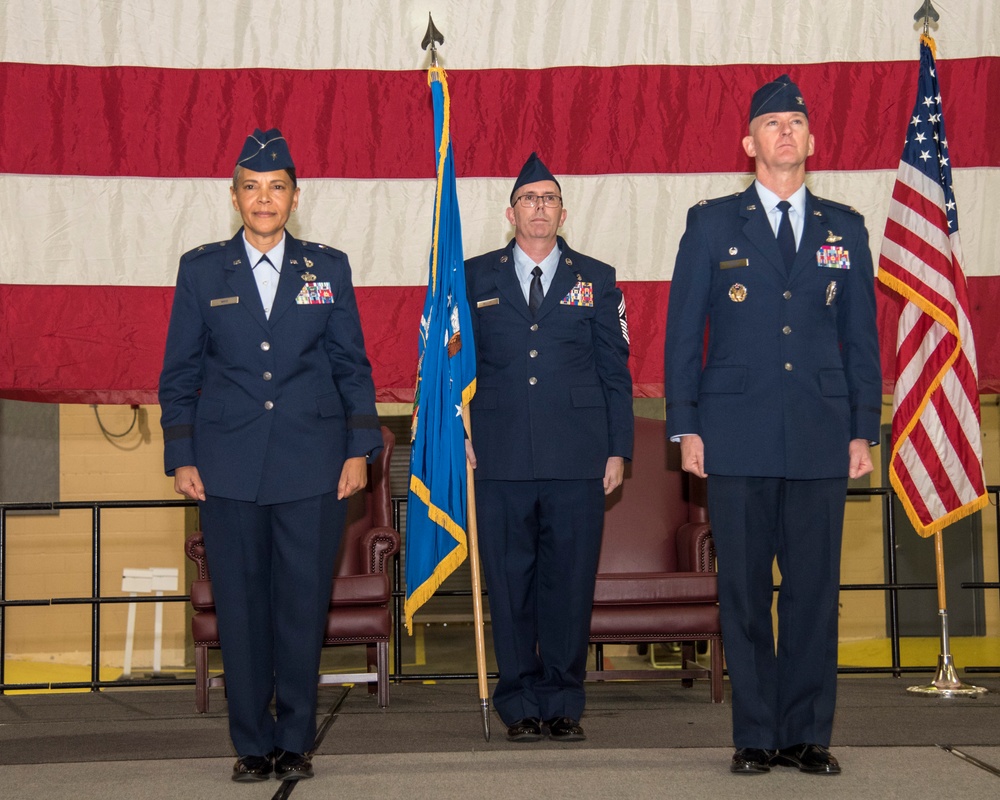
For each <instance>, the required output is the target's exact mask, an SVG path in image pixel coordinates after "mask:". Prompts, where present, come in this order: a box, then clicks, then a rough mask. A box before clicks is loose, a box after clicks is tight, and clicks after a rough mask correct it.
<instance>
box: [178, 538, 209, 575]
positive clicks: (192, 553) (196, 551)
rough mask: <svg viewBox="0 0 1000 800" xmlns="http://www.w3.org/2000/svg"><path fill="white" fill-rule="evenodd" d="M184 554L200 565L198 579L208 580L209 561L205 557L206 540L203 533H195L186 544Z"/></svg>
mask: <svg viewBox="0 0 1000 800" xmlns="http://www.w3.org/2000/svg"><path fill="white" fill-rule="evenodd" d="M184 552H185V553H186V554H187V557H188V558H190V559H191V560H192V561H193V562H194V563H195V564H197V565H198V579H199V580H208V560H207V556H206V555H205V539H204V537H203V536H202V535H201V531H195V532H194V533H192V534H191V535H190V536H188V537H187V539H186V540H185V542H184Z"/></svg>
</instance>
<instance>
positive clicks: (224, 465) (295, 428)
mask: <svg viewBox="0 0 1000 800" xmlns="http://www.w3.org/2000/svg"><path fill="white" fill-rule="evenodd" d="M285 237H286V242H285V261H284V264H283V265H282V270H281V279H280V280H279V281H278V289H277V294H276V296H275V300H274V305H273V307H272V310H271V316H270V318H268V317H266V316H265V315H264V308H263V306H262V305H261V301H260V294H259V292H258V290H257V284H256V283H255V281H254V277H253V274H252V272H251V265H249V264H248V263H247V254H246V248H245V246H244V243H243V231H242V229H241V230H240V231H239V232H237V234H236V235H235V236H234V237H233V238H232V239H231V240H230V241H228V242H215V243H212V244H207V245H202V246H201V247H198V248H195V249H194V250H191V251H190V252H188V253H186V254H185V255H184V256H183V257H182V258H181V262H180V268H179V271H178V276H177V289H176V292H175V294H174V305H173V311H172V312H171V316H170V327H169V330H168V333H167V347H166V355H165V357H164V363H163V372H162V374H161V376H160V406H161V413H162V417H161V420H162V425H163V435H164V440H165V446H164V462H165V467H166V471H167V474H173V471H174V470H175V469H176V468H177V467H181V466H188V465H193V466H196V467H197V468H198V471H199V473H200V474H201V478H202V481H203V482H204V484H205V490H206V491H207V492H208V493H209V494H212V495H214V496H217V497H225V498H229V499H232V500H243V501H248V502H257V503H260V504H262V505H268V504H272V503H286V502H290V501H293V500H300V499H302V498H305V497H314V496H316V495H320V494H324V493H327V492H330V491H335V490H336V488H337V482H338V481H339V479H340V473H341V469H342V467H343V462H344V459H345V458H349V457H353V456H369V455H370V454H372V453H373V452H377V451H378V450H379V449H380V448H381V446H382V437H381V433H380V430H379V422H378V415H377V412H376V410H375V391H374V386H373V383H372V377H371V366H370V364H369V362H368V358H367V356H366V355H365V349H364V338H363V334H362V330H361V321H360V318H359V316H358V308H357V304H356V302H355V298H354V288H353V286H352V283H351V269H350V265H349V263H348V260H347V256H346V255H345V254H344V253H342V252H341V251H339V250H336V249H334V248H332V247H328V246H327V245H323V244H316V243H313V242H301V241H299V240H297V239H295V238H293V237H292V236H291V235H290V234H288V232H287V231H286V232H285ZM310 293H311V294H310Z"/></svg>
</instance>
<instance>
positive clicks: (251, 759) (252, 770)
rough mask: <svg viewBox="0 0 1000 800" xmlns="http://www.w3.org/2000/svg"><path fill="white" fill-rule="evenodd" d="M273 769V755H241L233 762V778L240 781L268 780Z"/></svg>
mask: <svg viewBox="0 0 1000 800" xmlns="http://www.w3.org/2000/svg"><path fill="white" fill-rule="evenodd" d="M272 769H273V767H272V765H271V756H240V757H239V758H237V759H236V763H235V764H233V780H234V781H239V782H240V783H250V782H253V781H266V780H267V779H268V778H269V777H270V775H271V770H272Z"/></svg>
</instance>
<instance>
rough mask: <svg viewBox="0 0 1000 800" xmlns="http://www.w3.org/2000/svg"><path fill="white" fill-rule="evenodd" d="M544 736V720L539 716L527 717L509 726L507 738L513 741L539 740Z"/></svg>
mask: <svg viewBox="0 0 1000 800" xmlns="http://www.w3.org/2000/svg"><path fill="white" fill-rule="evenodd" d="M541 738H542V721H541V720H540V719H538V717H525V718H524V719H519V720H518V721H517V722H515V723H514V724H512V725H508V726H507V739H508V741H511V742H537V741H538V740H539V739H541Z"/></svg>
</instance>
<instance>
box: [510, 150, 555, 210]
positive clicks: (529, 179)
mask: <svg viewBox="0 0 1000 800" xmlns="http://www.w3.org/2000/svg"><path fill="white" fill-rule="evenodd" d="M538 181H552V182H553V183H554V184H555V185H556V186H557V187H558V189H559V191H560V192H561V191H562V186H559V181H557V180H556V177H555V175H553V174H552V173H551V172H549V168H548V167H546V166H545V165H544V164H543V163H542V159H540V158H539V157H538V153H534V152H533V153H532V154H531V155H530V156H528V160H527V161H525V162H524V166H523V167H521V172H520V174H519V175H518V176H517V180H516V181H514V188H513V189H512V190H511V193H510V204H511V205H514V195H515V194H517V190H518V189H520V188H521V187H522V186H524V185H525V184H528V183H538Z"/></svg>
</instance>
